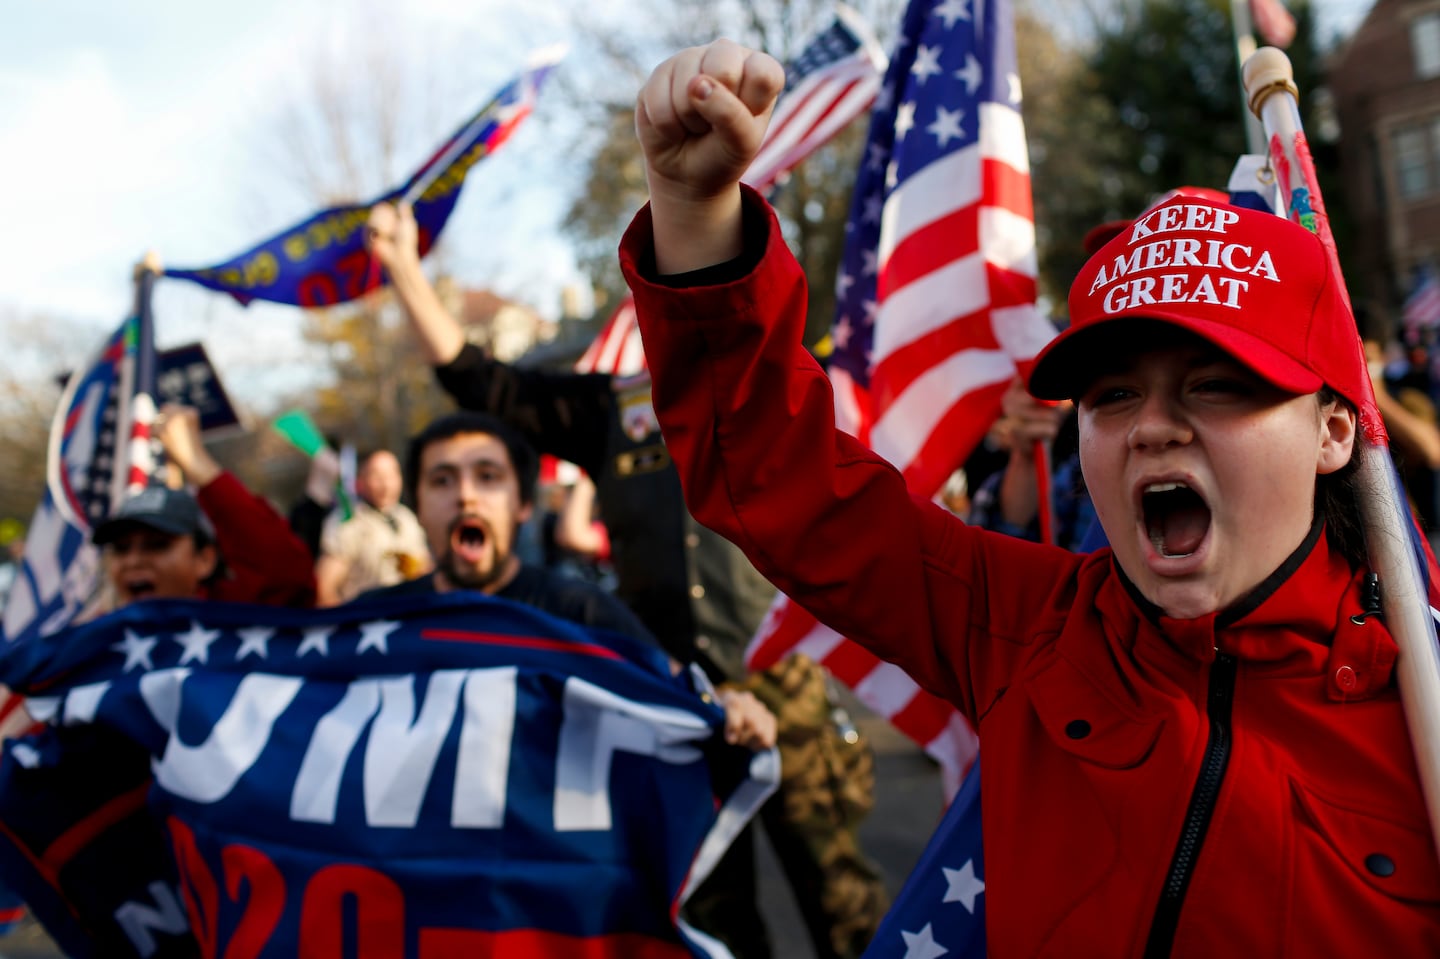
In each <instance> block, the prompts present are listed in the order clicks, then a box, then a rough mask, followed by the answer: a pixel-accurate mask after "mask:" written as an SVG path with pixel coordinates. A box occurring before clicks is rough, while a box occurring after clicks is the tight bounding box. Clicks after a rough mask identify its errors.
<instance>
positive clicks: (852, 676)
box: [749, 0, 1054, 794]
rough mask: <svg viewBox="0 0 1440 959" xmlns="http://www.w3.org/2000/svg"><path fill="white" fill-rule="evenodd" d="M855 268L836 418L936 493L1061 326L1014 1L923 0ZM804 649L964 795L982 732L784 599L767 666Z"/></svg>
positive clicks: (860, 217)
mask: <svg viewBox="0 0 1440 959" xmlns="http://www.w3.org/2000/svg"><path fill="white" fill-rule="evenodd" d="M847 231H848V236H847V244H846V251H845V256H844V259H843V261H842V265H841V272H840V275H839V277H838V279H837V283H836V287H837V316H836V321H835V325H834V328H833V330H832V333H831V336H832V340H833V342H834V346H835V352H834V354H833V356H832V357H831V362H830V370H829V372H830V378H831V381H832V383H833V384H834V387H835V402H836V419H837V423H838V424H839V425H840V427H841V428H842V429H845V430H846V431H847V432H850V433H852V434H853V435H854V436H856V437H857V438H859V439H860V440H862V441H863V442H866V443H868V444H869V445H870V446H871V448H872V449H874V450H875V451H876V452H877V453H880V454H881V455H882V456H884V457H885V458H886V459H888V460H889V461H890V462H891V463H893V464H894V465H895V466H896V468H898V469H900V470H901V471H902V472H903V473H904V474H905V478H906V480H907V482H908V483H909V486H910V488H911V490H912V491H914V492H916V493H918V494H921V495H924V496H933V495H934V494H935V493H936V492H937V491H938V490H939V489H940V488H941V486H942V485H943V484H944V482H945V480H946V478H947V477H948V476H949V475H950V474H951V473H952V472H953V471H954V470H955V468H956V467H957V466H959V465H960V464H961V463H963V462H964V460H965V458H966V456H967V455H968V454H969V453H970V451H971V450H972V449H973V448H974V447H975V445H976V443H978V442H979V440H980V439H981V438H982V437H983V435H984V433H985V431H986V430H987V429H988V428H989V427H990V424H991V423H992V422H993V421H994V419H995V417H996V416H997V415H998V413H999V408H1000V397H1001V394H1002V393H1003V392H1004V390H1005V387H1006V385H1007V384H1008V383H1009V382H1010V381H1011V380H1012V379H1013V378H1014V377H1015V375H1016V374H1017V372H1019V371H1020V368H1021V367H1022V366H1023V365H1024V364H1025V363H1027V362H1028V361H1029V360H1031V359H1032V358H1033V357H1034V355H1035V354H1036V353H1037V352H1038V351H1039V349H1040V348H1041V347H1042V346H1044V344H1045V343H1046V342H1048V341H1049V339H1050V338H1051V337H1052V336H1053V335H1054V329H1053V327H1052V326H1051V325H1050V324H1049V322H1048V321H1046V320H1045V319H1044V317H1042V316H1041V315H1040V313H1039V311H1038V310H1037V309H1036V307H1035V291H1036V285H1035V276H1036V257H1035V226H1034V215H1033V208H1032V204H1031V197H1030V166H1029V158H1028V155H1027V152H1026V146H1025V130H1024V124H1023V121H1022V119H1021V115H1020V83H1019V77H1018V73H1017V64H1016V56H1015V37H1014V23H1013V14H1012V11H1011V9H1010V7H1009V5H1008V4H1007V3H1005V2H1003V0H996V2H990V3H984V4H981V3H974V4H972V3H971V2H970V0H941V2H939V3H935V2H933V0H912V3H911V4H910V7H909V9H908V11H907V12H906V15H905V21H904V26H903V30H902V36H901V39H900V42H899V46H898V48H897V51H896V53H895V55H894V56H893V57H892V58H891V60H890V66H889V70H888V73H887V76H886V79H885V85H884V87H883V89H882V91H881V93H880V95H879V97H878V98H877V101H876V105H875V110H874V114H873V116H872V118H871V126H870V139H869V143H868V145H867V148H866V153H865V157H864V158H863V160H862V164H861V169H860V173H859V177H858V179H857V182H856V188H855V198H854V202H853V207H852V211H851V220H850V223H849V225H848V226H847ZM791 651H799V652H806V653H808V654H809V655H811V656H812V657H813V658H815V659H817V660H818V661H819V662H821V663H822V664H823V665H824V666H825V667H826V668H827V669H829V670H830V671H831V672H833V673H834V674H835V675H836V676H837V677H838V678H840V679H841V680H842V681H844V682H846V683H848V684H849V685H850V686H851V687H852V688H853V689H854V690H855V692H856V694H857V695H858V696H859V697H860V699H861V700H862V701H863V702H865V703H866V704H867V705H869V706H870V707H871V708H872V709H875V710H876V711H877V712H879V713H881V714H882V715H884V716H886V717H888V718H889V719H890V720H891V722H892V723H894V724H895V725H896V727H897V728H899V729H900V730H901V731H902V732H905V733H906V734H907V735H909V736H910V737H911V738H912V739H914V740H915V741H916V742H917V743H919V744H920V745H921V747H922V748H924V749H925V751H926V752H927V753H929V754H930V755H931V756H932V757H934V758H935V759H936V760H937V761H938V762H940V764H941V766H942V769H943V770H944V773H945V782H946V786H947V791H949V792H950V793H952V794H953V792H954V790H955V789H956V788H957V787H958V785H959V782H960V778H961V776H962V775H963V774H964V771H965V769H966V768H967V767H968V766H969V764H970V762H971V761H972V760H973V758H974V754H975V748H976V739H975V736H974V733H973V731H972V730H970V728H969V727H968V725H967V724H966V723H965V722H964V720H963V719H962V718H961V717H960V716H959V714H958V713H957V712H956V711H955V710H954V708H953V707H952V706H950V705H949V704H948V703H945V702H942V701H940V700H938V699H936V698H935V697H932V696H930V695H929V694H928V693H925V692H923V691H922V690H920V689H919V687H918V686H916V685H915V683H914V682H913V681H912V680H911V679H910V678H909V677H908V676H907V675H905V673H904V672H903V671H901V670H900V669H898V668H896V667H894V666H891V665H889V664H886V663H882V662H880V661H879V660H878V659H876V658H875V657H873V656H871V655H870V654H869V653H867V652H865V651H863V650H861V649H859V647H857V646H856V645H855V644H853V643H851V642H849V641H848V640H846V639H844V638H843V637H841V636H840V635H839V634H837V633H835V632H834V631H833V630H830V629H828V628H827V627H825V626H823V625H820V624H819V623H817V622H816V621H815V619H814V618H813V617H812V616H810V614H809V613H807V612H805V611H804V610H803V609H801V608H800V607H798V606H796V605H795V604H793V603H791V602H790V601H789V600H788V599H787V598H786V597H783V596H782V597H779V598H777V600H776V604H775V606H774V607H773V608H772V609H771V614H770V616H769V617H768V618H767V620H766V623H765V625H764V626H762V627H761V630H760V632H759V633H758V634H757V635H756V637H755V640H754V641H753V642H752V644H751V648H750V653H749V662H750V665H751V666H752V667H755V668H764V667H765V666H766V665H767V664H769V663H773V662H775V661H777V660H778V659H780V658H782V657H784V656H786V655H788V654H789V653H790V652H791Z"/></svg>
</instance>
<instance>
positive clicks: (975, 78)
mask: <svg viewBox="0 0 1440 959" xmlns="http://www.w3.org/2000/svg"><path fill="white" fill-rule="evenodd" d="M983 76H984V74H983V72H982V71H981V69H980V61H979V60H976V59H975V56H974V54H971V55H969V56H967V57H966V58H965V66H963V67H961V68H960V69H959V70H956V71H955V79H956V80H959V81H960V82H961V83H963V84H965V92H966V93H968V94H969V95H970V96H972V97H973V96H974V95H975V91H976V90H978V89H980V80H981V78H982V77H983Z"/></svg>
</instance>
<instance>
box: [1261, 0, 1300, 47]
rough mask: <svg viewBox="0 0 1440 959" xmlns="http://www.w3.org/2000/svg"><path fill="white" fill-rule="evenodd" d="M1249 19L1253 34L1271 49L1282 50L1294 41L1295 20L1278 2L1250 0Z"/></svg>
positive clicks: (1275, 0)
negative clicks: (1253, 25) (1253, 30)
mask: <svg viewBox="0 0 1440 959" xmlns="http://www.w3.org/2000/svg"><path fill="white" fill-rule="evenodd" d="M1250 19H1251V21H1252V22H1253V23H1254V24H1255V32H1256V33H1258V34H1260V38H1261V39H1262V40H1264V41H1265V42H1266V43H1268V44H1270V46H1272V47H1280V48H1281V49H1282V50H1283V49H1284V48H1285V47H1288V46H1290V44H1291V42H1292V41H1294V39H1295V18H1294V17H1293V16H1292V15H1291V14H1290V11H1289V10H1286V9H1285V5H1284V4H1283V3H1281V2H1280V0H1250Z"/></svg>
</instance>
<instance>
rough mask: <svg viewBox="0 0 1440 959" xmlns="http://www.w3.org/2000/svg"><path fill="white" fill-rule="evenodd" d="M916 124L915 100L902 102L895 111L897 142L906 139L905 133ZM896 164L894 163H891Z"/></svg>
mask: <svg viewBox="0 0 1440 959" xmlns="http://www.w3.org/2000/svg"><path fill="white" fill-rule="evenodd" d="M914 125H915V101H914V100H908V101H906V102H905V103H902V104H900V109H898V110H896V111H895V142H896V143H899V142H900V141H901V140H903V139H905V134H907V133H909V132H910V128H911V127H913V126H914ZM891 165H892V166H893V165H894V164H893V163H892V164H891Z"/></svg>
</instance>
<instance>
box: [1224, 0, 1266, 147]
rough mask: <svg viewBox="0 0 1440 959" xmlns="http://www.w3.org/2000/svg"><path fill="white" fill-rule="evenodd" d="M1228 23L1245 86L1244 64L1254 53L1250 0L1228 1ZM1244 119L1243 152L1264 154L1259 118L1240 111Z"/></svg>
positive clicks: (1263, 137) (1263, 132)
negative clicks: (1231, 28)
mask: <svg viewBox="0 0 1440 959" xmlns="http://www.w3.org/2000/svg"><path fill="white" fill-rule="evenodd" d="M1230 23H1231V25H1232V27H1233V28H1234V31H1235V55H1236V61H1235V62H1236V65H1237V69H1238V70H1239V71H1240V84H1241V87H1242V88H1243V87H1244V84H1245V63H1246V62H1247V61H1248V60H1249V59H1250V57H1251V55H1252V54H1254V52H1255V23H1254V20H1253V19H1252V18H1251V16H1250V0H1230ZM1240 112H1241V114H1242V115H1243V116H1244V117H1245V152H1247V153H1257V154H1263V153H1264V152H1265V131H1264V130H1263V129H1261V127H1260V118H1259V117H1258V116H1256V115H1255V113H1254V112H1253V111H1251V110H1247V109H1242V110H1241V111H1240Z"/></svg>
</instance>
